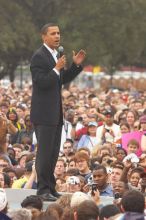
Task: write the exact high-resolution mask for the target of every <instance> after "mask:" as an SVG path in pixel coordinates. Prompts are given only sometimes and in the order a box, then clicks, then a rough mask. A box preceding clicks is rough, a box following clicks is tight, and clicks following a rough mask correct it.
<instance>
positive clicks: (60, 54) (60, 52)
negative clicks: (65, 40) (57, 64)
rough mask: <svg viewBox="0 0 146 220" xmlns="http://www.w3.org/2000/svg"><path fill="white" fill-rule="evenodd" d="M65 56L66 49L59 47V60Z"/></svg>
mask: <svg viewBox="0 0 146 220" xmlns="http://www.w3.org/2000/svg"><path fill="white" fill-rule="evenodd" d="M63 55H64V48H63V46H60V47H58V58H60V57H62V56H63Z"/></svg>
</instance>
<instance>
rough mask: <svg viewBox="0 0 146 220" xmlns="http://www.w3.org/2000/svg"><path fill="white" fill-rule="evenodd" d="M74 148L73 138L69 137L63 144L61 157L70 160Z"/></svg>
mask: <svg viewBox="0 0 146 220" xmlns="http://www.w3.org/2000/svg"><path fill="white" fill-rule="evenodd" d="M73 150H74V149H73V141H72V140H71V139H67V140H66V141H65V142H64V144H63V154H62V155H61V157H62V158H63V159H64V160H65V161H67V162H68V161H69V160H70V155H71V154H70V153H73Z"/></svg>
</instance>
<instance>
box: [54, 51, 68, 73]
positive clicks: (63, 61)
mask: <svg viewBox="0 0 146 220" xmlns="http://www.w3.org/2000/svg"><path fill="white" fill-rule="evenodd" d="M65 66H66V56H65V55H63V56H62V57H60V58H59V59H58V61H57V63H56V66H55V69H56V70H58V71H59V72H60V70H61V69H62V68H64V67H65Z"/></svg>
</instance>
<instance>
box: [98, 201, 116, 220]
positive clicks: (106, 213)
mask: <svg viewBox="0 0 146 220" xmlns="http://www.w3.org/2000/svg"><path fill="white" fill-rule="evenodd" d="M118 213H120V209H119V208H118V207H117V206H116V205H113V204H110V205H106V206H104V207H102V208H101V209H100V212H99V219H100V220H104V219H105V218H109V217H112V216H114V215H116V214H118Z"/></svg>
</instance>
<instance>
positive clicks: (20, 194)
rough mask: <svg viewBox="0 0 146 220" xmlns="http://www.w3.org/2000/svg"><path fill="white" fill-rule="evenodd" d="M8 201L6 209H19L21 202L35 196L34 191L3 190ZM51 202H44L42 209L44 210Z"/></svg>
mask: <svg viewBox="0 0 146 220" xmlns="http://www.w3.org/2000/svg"><path fill="white" fill-rule="evenodd" d="M5 190H6V195H7V199H8V207H9V208H10V209H11V208H12V209H17V208H21V202H22V201H23V200H24V199H25V198H26V197H27V196H30V195H36V190H34V189H5ZM49 204H51V202H44V203H43V208H44V209H46V208H47V207H48V205H49Z"/></svg>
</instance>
